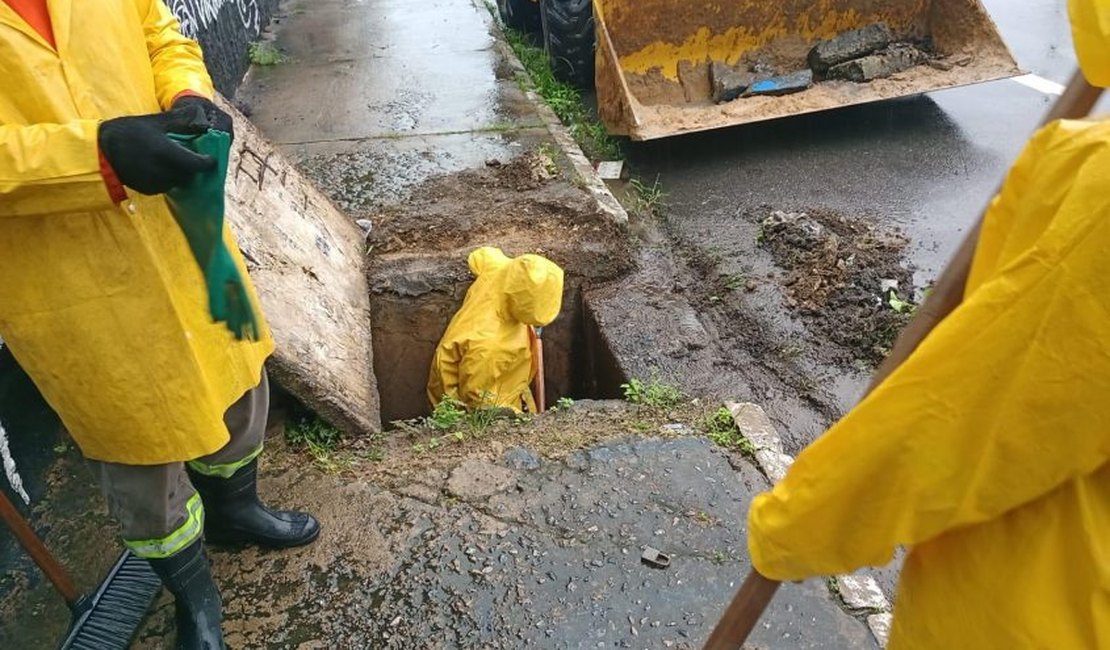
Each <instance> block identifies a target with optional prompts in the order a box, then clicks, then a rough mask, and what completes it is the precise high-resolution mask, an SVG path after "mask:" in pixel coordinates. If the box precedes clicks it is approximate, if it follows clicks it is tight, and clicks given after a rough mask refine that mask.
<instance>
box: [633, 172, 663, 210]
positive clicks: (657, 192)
mask: <svg viewBox="0 0 1110 650" xmlns="http://www.w3.org/2000/svg"><path fill="white" fill-rule="evenodd" d="M629 186H630V187H631V188H632V194H631V197H632V206H631V208H632V212H633V213H634V214H636V216H639V217H662V216H663V212H664V210H665V209H666V207H667V203H666V200H667V193H666V192H664V191H663V186H662V185H660V184H659V179H658V178H656V179H655V181H654V182H653V183H651V184H650V185H649V184H647V183H645V182H644V181H642V180H640V179H638V178H633V179H632V181H631V182H630V183H629Z"/></svg>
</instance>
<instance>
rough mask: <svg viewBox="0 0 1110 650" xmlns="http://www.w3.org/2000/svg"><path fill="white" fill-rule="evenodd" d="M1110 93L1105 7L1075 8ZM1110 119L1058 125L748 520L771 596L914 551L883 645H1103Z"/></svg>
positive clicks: (1089, 65)
mask: <svg viewBox="0 0 1110 650" xmlns="http://www.w3.org/2000/svg"><path fill="white" fill-rule="evenodd" d="M1071 13H1072V21H1073V26H1074V33H1075V38H1076V44H1077V46H1078V51H1079V55H1080V62H1081V64H1082V66H1083V69H1084V71H1085V73H1086V76H1087V78H1088V80H1089V81H1090V82H1091V83H1093V84H1097V85H1101V86H1107V85H1110V1H1108V0H1072V2H1071ZM1108 396H1110V121H1106V120H1102V121H1097V120H1091V121H1064V122H1055V123H1052V124H1050V125H1049V126H1047V127H1046V128H1045V129H1043V130H1042V131H1040V132H1039V133H1038V134H1037V135H1036V136H1035V137H1034V138H1033V139H1032V141H1031V142H1030V144H1029V145H1028V147H1027V148H1026V149H1025V152H1024V153H1023V154H1022V155H1021V157H1020V159H1019V160H1018V161H1017V163H1016V164H1015V165H1014V167H1013V170H1012V171H1011V172H1010V174H1009V177H1008V178H1007V180H1006V183H1005V185H1004V187H1003V189H1002V191H1001V193H1000V194H999V195H998V197H997V198H995V200H994V202H993V203H992V204H991V206H990V209H989V210H988V212H987V214H986V217H985V220H984V223H983V227H982V231H981V235H980V237H979V239H978V243H977V246H976V249H975V252H974V257H973V260H972V263H971V267H970V273H969V275H968V278H967V281H966V284H965V285H964V288H963V298H962V302H960V303H959V305H958V306H957V307H956V308H955V309H954V310H953V311H952V312H951V313H950V314H949V315H948V316H947V317H946V318H944V319H943V320H942V321H941V322H940V323H939V325H937V326H936V327H935V329H933V330H932V331H931V332H930V333H928V335H927V336H926V337H925V338H924V340H923V341H922V342H921V343H920V345H919V346H918V347H917V348H916V350H915V351H914V352H913V353H912V354H911V355H910V356H909V357H908V358H907V359H906V361H905V362H904V363H903V364H902V365H901V366H900V367H898V368H897V369H896V370H895V371H894V372H893V373H892V374H891V375H889V377H887V378H886V380H885V381H883V382H882V383H881V384H879V385H878V387H877V388H876V389H875V390H874V391H873V392H872V393H871V394H870V395H869V396H868V397H866V398H865V399H864V400H863V401H862V402H861V403H860V404H859V405H858V406H857V407H856V408H855V409H853V410H852V411H851V412H850V413H849V414H848V415H847V416H845V417H844V419H843V420H841V421H840V422H839V423H838V424H837V425H835V426H834V427H833V428H832V429H831V430H829V431H828V432H827V433H826V434H825V435H824V436H822V437H821V438H820V439H818V440H817V441H816V442H815V443H814V444H812V445H811V446H810V447H809V448H807V449H806V450H805V451H803V452H802V453H801V454H800V455H799V456H798V458H797V460H796V462H795V463H794V465H793V466H792V467H791V469H790V471H789V472H788V474H787V476H786V477H785V479H784V480H783V481H782V482H780V483H779V484H778V485H776V486H775V487H774V489H773V490H772V491H771V492H770V493H767V494H763V495H760V496H758V497H757V498H756V499H755V501H754V502H753V504H752V507H751V510H750V513H749V547H750V550H751V556H752V562H753V564H754V566H755V568H756V569H757V570H758V571H759V572H760V573H761V574H763V575H764V576H766V577H768V578H772V579H776V580H798V579H802V578H806V577H809V576H817V575H832V574H838V573H843V572H850V571H852V570H854V569H857V568H859V567H862V566H867V565H882V564H885V563H886V562H888V561H889V560H890V559H891V556H892V553H893V551H894V549H895V547H897V546H899V545H906V546H909V547H910V552H909V555H908V557H907V558H906V561H905V566H904V568H903V569H902V576H901V581H900V584H899V587H898V595H897V598H896V602H895V604H894V626H893V630H892V633H891V639H890V643H889V646H888V647H889V648H891V649H893V650H904V649H906V648H922V649H925V648H928V649H938V650H949V649H957V648H968V649H972V648H974V649H976V650H979V649H984V650H985V649H993V648H997V649H999V650H1018V649H1024V648H1046V649H1047V648H1053V649H1056V648H1059V649H1060V650H1064V649H1067V650H1077V649H1081V648H1083V649H1091V650H1095V649H1099V648H1102V649H1105V648H1110V406H1108V405H1110V398H1108Z"/></svg>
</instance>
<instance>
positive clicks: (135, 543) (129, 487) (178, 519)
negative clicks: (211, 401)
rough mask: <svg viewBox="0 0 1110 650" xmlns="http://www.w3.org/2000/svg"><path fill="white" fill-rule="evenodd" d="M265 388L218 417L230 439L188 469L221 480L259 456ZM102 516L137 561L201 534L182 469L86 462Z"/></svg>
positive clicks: (195, 499)
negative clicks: (100, 497)
mask: <svg viewBox="0 0 1110 650" xmlns="http://www.w3.org/2000/svg"><path fill="white" fill-rule="evenodd" d="M269 408H270V384H269V380H268V379H267V377H266V371H265V370H263V371H262V381H261V382H260V383H259V384H258V386H256V387H255V388H253V389H251V390H249V391H247V393H246V394H245V395H243V397H241V398H239V400H238V401H237V402H235V403H234V404H232V405H231V407H230V408H228V410H227V412H226V413H225V414H224V423H225V424H227V428H228V431H229V432H230V433H231V439H230V440H229V441H228V443H227V444H226V445H224V446H223V447H222V448H220V449H219V450H218V451H216V452H215V453H213V454H210V455H208V456H203V457H201V458H198V459H196V460H193V461H189V463H188V465H189V467H190V469H192V470H194V471H197V472H199V473H201V474H206V475H210V476H223V477H224V478H227V477H228V476H230V475H231V474H232V473H234V471H235V470H237V469H239V468H240V467H242V466H243V465H246V464H248V463H249V462H250V461H251V460H253V459H254V458H256V457H257V456H258V454H259V453H260V452H261V451H262V442H263V439H264V437H265V434H266V417H267V413H268V411H269ZM89 462H90V465H91V466H92V470H93V473H94V475H95V476H96V478H97V481H98V482H99V483H100V489H101V491H102V492H103V493H104V497H105V498H106V499H107V501H108V510H109V512H110V513H111V514H112V516H113V517H114V518H115V519H116V521H118V522H119V524H120V526H121V528H122V531H121V536H122V537H123V541H124V543H125V544H126V545H127V546H128V547H129V548H130V549H131V550H132V552H134V553H135V554H136V555H138V556H139V557H146V558H163V557H169V556H171V555H174V554H175V553H177V552H178V551H181V550H182V549H184V548H185V547H186V546H189V545H190V544H192V543H193V542H194V541H196V540H197V539H198V538H199V537H200V536H201V534H202V532H203V528H204V511H203V506H202V504H201V502H200V498H199V496H198V495H197V493H196V490H195V489H193V485H192V483H190V482H189V476H188V474H186V472H185V465H186V464H185V463H166V464H164V465H122V464H119V463H106V462H103V461H89Z"/></svg>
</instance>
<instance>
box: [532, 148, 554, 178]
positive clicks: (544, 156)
mask: <svg viewBox="0 0 1110 650" xmlns="http://www.w3.org/2000/svg"><path fill="white" fill-rule="evenodd" d="M536 153H537V154H539V155H540V157H541V162H542V163H543V169H544V171H545V172H547V175H548V176H551V177H555V176H558V175H559V165H558V163H556V162H555V161H556V160H558V158H559V150H558V149H557V148H556V147H555V145H553V144H551V143H550V142H544V143H543V144H541V145H540V146H538V147H536Z"/></svg>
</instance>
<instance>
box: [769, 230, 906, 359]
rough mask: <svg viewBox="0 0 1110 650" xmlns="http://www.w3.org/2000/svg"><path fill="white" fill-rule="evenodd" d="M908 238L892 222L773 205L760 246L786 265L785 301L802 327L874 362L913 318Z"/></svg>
mask: <svg viewBox="0 0 1110 650" xmlns="http://www.w3.org/2000/svg"><path fill="white" fill-rule="evenodd" d="M907 244H908V240H907V239H906V238H905V237H904V236H902V235H901V234H900V233H898V232H897V231H895V230H891V229H886V228H881V227H879V226H876V225H874V224H870V223H867V222H866V221H865V220H862V219H859V218H851V217H848V216H845V215H841V214H837V213H835V212H830V211H825V210H811V211H808V212H789V213H788V212H782V211H777V210H776V211H773V212H771V213H770V214H769V215H768V216H766V217H765V218H764V219H763V220H762V233H761V235H760V246H761V247H763V248H765V249H767V250H768V251H770V253H771V255H772V257H773V259H774V261H775V263H776V264H777V265H779V266H781V267H782V268H783V269H785V270H786V271H787V273H786V275H785V277H784V278H783V280H782V284H783V287H784V288H785V289H786V292H787V305H788V306H789V307H790V308H791V310H793V311H795V312H796V313H797V314H798V315H800V316H801V317H802V320H803V321H804V322H805V323H806V325H807V327H809V328H810V329H812V330H813V331H814V332H815V333H817V334H821V335H823V336H825V337H827V338H828V339H829V340H831V341H833V342H834V343H836V344H838V345H841V346H844V347H845V348H847V349H848V350H850V351H851V352H852V353H853V355H854V356H855V359H856V360H858V361H863V362H866V363H868V364H877V363H878V362H880V361H882V359H883V357H885V356H886V354H887V353H888V352H889V351H890V347H891V345H892V344H893V343H894V339H895V338H896V337H897V336H898V332H899V331H900V330H901V329H902V327H903V326H905V324H906V322H908V320H909V318H910V312H911V311H912V304H910V303H909V300H910V299H911V298H912V294H913V280H912V277H913V276H912V273H911V271H910V269H908V268H906V267H905V266H904V265H903V253H904V251H905V248H906V245H907Z"/></svg>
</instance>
